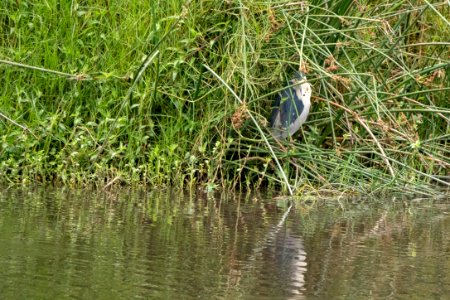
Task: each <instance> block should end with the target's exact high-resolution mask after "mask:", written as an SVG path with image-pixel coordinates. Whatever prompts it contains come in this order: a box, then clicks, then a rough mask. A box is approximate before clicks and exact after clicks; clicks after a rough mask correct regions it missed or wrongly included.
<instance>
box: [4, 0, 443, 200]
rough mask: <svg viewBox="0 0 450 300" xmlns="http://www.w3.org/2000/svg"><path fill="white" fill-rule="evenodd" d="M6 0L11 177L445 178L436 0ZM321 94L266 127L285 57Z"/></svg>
mask: <svg viewBox="0 0 450 300" xmlns="http://www.w3.org/2000/svg"><path fill="white" fill-rule="evenodd" d="M391 2H392V1H375V2H374V1H359V2H355V1H344V0H342V1H310V2H303V1H297V2H292V1H291V2H289V1H263V2H257V1H199V2H197V1H192V2H185V3H184V2H183V3H180V1H142V2H141V1H117V2H115V1H112V2H108V4H106V5H105V6H100V5H99V4H97V2H95V1H87V2H86V3H87V4H86V6H81V5H79V4H77V3H76V2H71V3H66V4H61V3H53V2H52V3H47V4H39V3H32V2H29V1H28V2H27V1H22V2H20V3H17V2H15V1H3V2H2V3H1V4H0V24H1V26H0V36H2V38H1V39H0V59H1V61H0V78H1V79H0V80H1V82H2V85H1V86H2V91H1V94H0V113H1V114H0V120H1V121H0V133H1V139H2V140H1V142H2V147H1V148H0V174H1V175H2V177H3V178H4V180H7V181H10V182H11V183H14V182H30V181H56V182H62V183H64V184H90V183H94V184H99V185H101V186H103V185H108V184H111V183H114V184H117V183H125V184H129V183H144V184H153V185H163V184H189V185H194V184H205V185H206V187H207V188H208V189H215V188H217V187H219V186H222V187H235V186H245V187H250V188H257V187H259V186H269V187H284V188H285V189H286V191H287V192H288V193H290V194H295V193H301V192H302V191H304V190H338V191H342V190H345V191H359V192H373V191H379V190H386V189H397V190H398V189H404V190H405V191H413V192H418V191H422V192H425V193H428V192H430V191H433V190H435V186H444V187H448V186H449V169H450V146H449V138H450V102H449V99H450V97H449V96H450V84H449V82H450V81H449V79H448V78H449V77H448V76H449V75H448V73H449V71H450V50H449V49H450V47H449V46H450V43H449V40H448V36H450V24H449V19H450V17H449V16H450V12H449V7H448V4H446V3H445V2H439V3H431V2H429V1H423V2H422V1H418V2H411V1H409V2H405V1H400V2H395V3H391ZM299 69H300V70H302V71H305V72H307V73H308V79H309V81H310V82H311V84H312V85H313V97H312V99H313V108H312V113H311V114H310V117H309V119H308V122H307V123H306V124H305V125H304V126H303V128H302V130H301V132H300V133H298V134H296V135H295V136H294V138H292V139H291V140H287V141H283V142H279V141H275V140H273V138H272V137H271V136H270V134H269V131H268V130H267V118H268V117H269V116H270V106H271V101H272V99H273V98H274V96H275V95H276V93H277V92H278V91H279V90H280V89H281V88H282V86H283V85H284V84H285V82H286V79H288V78H289V76H290V75H291V74H292V73H293V71H294V70H299Z"/></svg>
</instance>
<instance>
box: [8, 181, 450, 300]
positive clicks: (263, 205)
mask: <svg viewBox="0 0 450 300" xmlns="http://www.w3.org/2000/svg"><path fill="white" fill-rule="evenodd" d="M449 203H450V201H449V200H448V198H447V199H445V198H444V199H402V198H399V197H397V198H393V197H388V198H386V199H353V200H347V201H343V200H339V201H338V200H331V201H327V202H319V204H315V205H312V204H309V205H308V204H305V203H301V202H297V203H296V204H295V206H294V207H292V209H291V210H290V212H289V213H288V214H286V211H287V210H288V207H289V205H290V204H291V203H290V202H289V201H285V200H277V199H275V198H274V197H273V196H270V195H266V196H261V195H215V196H207V195H205V194H203V193H200V192H195V193H182V192H179V191H170V190H162V191H120V192H116V193H107V192H92V191H73V190H64V189H48V188H45V189H44V188H36V189H29V190H2V191H0V298H1V299H140V298H142V299H194V298H200V299H445V298H446V297H448V295H450V233H449V230H450V204H449ZM284 217H286V219H285V220H284V221H283V218H284Z"/></svg>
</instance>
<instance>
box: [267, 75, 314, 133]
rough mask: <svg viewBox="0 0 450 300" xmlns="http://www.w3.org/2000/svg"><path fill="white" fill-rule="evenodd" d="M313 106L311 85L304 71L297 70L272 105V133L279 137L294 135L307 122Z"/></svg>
mask: <svg viewBox="0 0 450 300" xmlns="http://www.w3.org/2000/svg"><path fill="white" fill-rule="evenodd" d="M310 107H311V85H310V84H309V83H308V82H306V76H305V74H303V73H300V72H296V74H295V77H294V78H293V79H292V80H290V81H289V86H288V87H286V88H284V89H283V90H282V91H281V92H280V93H279V95H278V97H277V98H276V99H275V101H274V103H273V106H272V118H271V120H270V125H271V127H272V134H273V136H274V137H275V138H277V139H285V138H286V137H288V136H292V135H293V134H294V133H295V132H297V130H299V129H300V126H301V125H302V124H303V123H305V121H306V118H307V117H308V114H309V108H310Z"/></svg>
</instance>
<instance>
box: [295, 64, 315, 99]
mask: <svg viewBox="0 0 450 300" xmlns="http://www.w3.org/2000/svg"><path fill="white" fill-rule="evenodd" d="M290 83H291V84H292V85H293V86H294V88H295V89H296V90H299V92H300V95H301V96H302V98H303V99H305V98H306V97H307V98H308V99H309V98H310V97H311V92H312V91H311V85H310V84H309V83H308V82H307V79H306V75H305V73H303V72H299V71H296V72H295V75H294V78H292V79H291V80H290Z"/></svg>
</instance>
